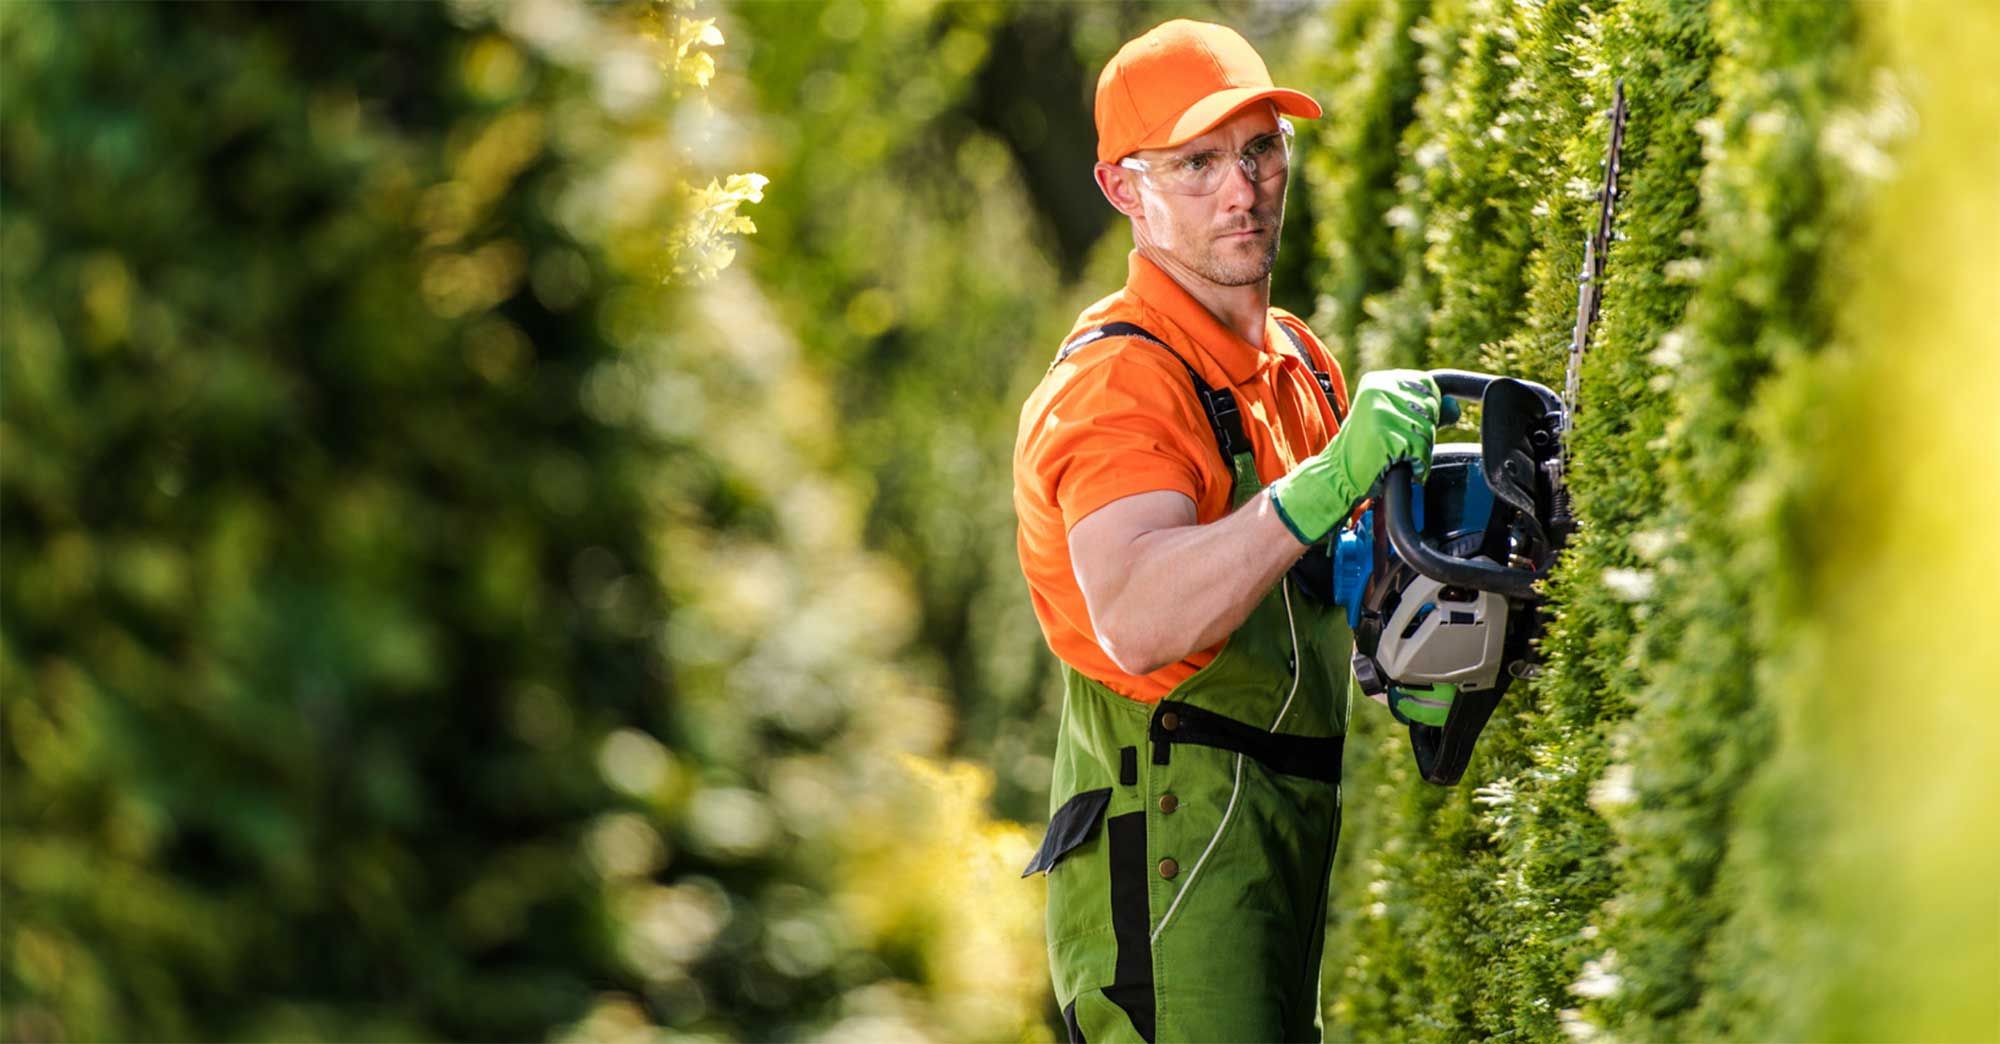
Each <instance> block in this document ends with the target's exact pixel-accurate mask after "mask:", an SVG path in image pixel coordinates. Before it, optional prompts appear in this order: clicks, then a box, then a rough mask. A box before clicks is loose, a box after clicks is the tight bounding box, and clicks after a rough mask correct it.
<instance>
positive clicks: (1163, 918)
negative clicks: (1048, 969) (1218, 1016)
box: [1146, 578, 1299, 944]
mask: <svg viewBox="0 0 2000 1044" xmlns="http://www.w3.org/2000/svg"><path fill="white" fill-rule="evenodd" d="M1278 590H1279V592H1280V593H1281V594H1283V595H1284V597H1285V630H1286V632H1287V633H1288V634H1289V635H1290V636H1291V639H1292V691H1291V692H1289V693H1286V694H1285V705H1284V706H1282V707H1279V708H1278V716H1277V717H1276V718H1275V719H1273V720H1272V721H1271V727H1270V728H1269V729H1266V730H1265V731H1266V732H1276V731H1278V723H1279V722H1282V721H1284V720H1285V714H1286V713H1287V712H1288V711H1290V710H1291V709H1292V699H1293V698H1294V697H1296V696H1297V695H1298V694H1299V625H1298V623H1297V622H1296V621H1294V620H1293V619H1292V587H1291V581H1290V580H1289V579H1285V578H1280V579H1279V580H1278ZM1242 790H1243V755H1242V754H1238V755H1236V779H1235V781H1234V782H1233V783H1231V784H1230V785H1229V804H1228V805H1227V806H1225V807H1224V808H1223V810H1222V822H1220V823H1217V824H1216V825H1215V833H1214V834H1213V835H1212V836H1210V837H1209V839H1208V847H1206V848H1204V849H1202V850H1201V858H1199V859H1197V860H1195V861H1194V869H1192V870H1189V871H1188V875H1187V880H1186V881H1184V882H1182V883H1181V890H1180V891H1179V892H1176V893H1174V901H1173V902H1171V903H1168V904H1167V912H1166V913H1163V914H1161V915H1160V923H1159V924H1158V925H1157V926H1156V927H1154V929H1153V934H1151V935H1149V936H1147V937H1146V942H1147V943H1148V944H1151V943H1156V942H1159V941H1160V933H1161V932H1164V931H1166V930H1167V922H1168V921H1171V920H1173V917H1174V911H1175V910H1178V909H1180V906H1181V900H1182V899H1185V898H1187V894H1188V890H1189V889H1191V888H1193V887H1194V879H1195V875H1196V874H1199V873H1201V867H1202V864H1203V863H1206V862H1208V857H1209V854H1210V853H1212V852H1214V851H1215V846H1216V844H1217V843H1218V842H1220V841H1221V840H1222V832H1223V831H1224V830H1226V829H1228V827H1229V817H1230V816H1232V815H1234V814H1235V813H1236V795H1237V794H1238V793H1240V792H1241V791H1242Z"/></svg>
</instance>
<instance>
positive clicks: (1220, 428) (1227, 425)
mask: <svg viewBox="0 0 2000 1044" xmlns="http://www.w3.org/2000/svg"><path fill="white" fill-rule="evenodd" d="M1106 337H1137V338H1139V339H1140V340H1144V341H1151V342H1152V343H1154V344H1157V345H1159V346H1160V347H1162V348H1165V349H1166V350H1167V354H1168V355H1171V356H1173V357H1174V361H1175V362H1177V363H1180V364H1181V369H1183V370H1186V371H1187V375H1188V380H1190V381H1192V382H1194V393H1195V397H1196V398H1198V399H1200V400H1201V408H1202V411H1203V412H1204V413H1207V414H1208V426H1209V429H1210V430H1211V431H1213V432H1214V433H1215V448H1216V449H1218V450H1221V451H1222V461H1223V463H1224V464H1225V465H1227V466H1228V467H1229V468H1230V469H1231V473H1232V474H1234V469H1235V466H1236V455H1237V454H1239V453H1249V452H1250V437H1249V435H1248V434H1247V433H1245V432H1244V430H1243V415H1242V414H1241V413H1240V412H1238V411H1237V408H1236V395H1235V393H1234V392H1231V391H1230V390H1229V389H1227V388H1224V389H1222V390H1220V391H1218V390H1216V389H1214V388H1211V387H1209V386H1208V382H1207V381H1204V380H1202V379H1201V375H1200V374H1198V373H1196V372H1195V370H1194V367H1193V366H1191V365H1189V364H1188V361H1187V360H1186V359H1183V358H1181V353H1179V352H1177V351H1174V349H1173V346H1171V345H1169V344H1168V343H1167V342H1165V341H1162V340H1160V339H1159V338H1158V337H1155V336H1153V335H1152V333H1150V332H1148V331H1147V330H1146V329H1145V328H1144V327H1142V326H1140V325H1138V324H1137V323H1123V322H1119V323H1106V324H1104V325H1103V326H1100V327H1097V328H1095V329H1092V330H1085V331H1084V332H1082V333H1080V334H1077V335H1076V336H1075V337H1072V338H1070V339H1069V341H1068V342H1067V343H1065V344H1064V345H1063V346H1062V350H1061V351H1059V352H1057V353H1056V362H1058V363H1060V362H1062V361H1063V360H1064V359H1067V358H1069V356H1070V353H1072V352H1074V351H1076V350H1077V349H1078V348H1081V347H1083V346H1084V345H1087V344H1091V343H1093V342H1096V341H1101V340H1103V339H1105V338H1106Z"/></svg>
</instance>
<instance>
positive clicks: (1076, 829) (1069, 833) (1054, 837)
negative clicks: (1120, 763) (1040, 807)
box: [1021, 787, 1111, 877]
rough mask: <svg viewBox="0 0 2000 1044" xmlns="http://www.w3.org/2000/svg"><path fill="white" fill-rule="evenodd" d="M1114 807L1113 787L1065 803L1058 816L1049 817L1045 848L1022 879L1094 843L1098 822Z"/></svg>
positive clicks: (1038, 852)
mask: <svg viewBox="0 0 2000 1044" xmlns="http://www.w3.org/2000/svg"><path fill="white" fill-rule="evenodd" d="M1110 805H1111V788H1110V787H1105V788H1104V789H1103V790H1086V791H1084V792H1083V793H1081V794H1078V795H1077V796H1075V797H1073V798H1070V799H1069V800H1068V801H1065V802H1063V806H1062V807H1061V808H1059V809H1056V814H1055V815H1053V816H1050V817H1049V832H1048V833H1046V834H1044V835H1042V847H1041V850H1040V851H1037V852H1036V853H1035V858H1033V859H1031V860H1029V861H1028V868H1027V869H1026V870H1023V871H1021V876H1022V877H1026V876H1028V875H1029V874H1038V873H1045V872H1047V871H1048V870H1049V869H1050V868H1052V867H1054V866H1055V865H1056V864H1057V863H1060V862H1062V858H1063V857H1064V856H1066V855H1068V854H1069V853H1070V850H1071V849H1073V848H1075V847H1076V846H1078V845H1080V844H1083V843H1084V842H1085V841H1088V840H1090V835H1092V834H1094V833H1096V832H1097V820H1098V819H1099V817H1101V816H1103V815H1104V810H1105V809H1106V808H1108V807H1110Z"/></svg>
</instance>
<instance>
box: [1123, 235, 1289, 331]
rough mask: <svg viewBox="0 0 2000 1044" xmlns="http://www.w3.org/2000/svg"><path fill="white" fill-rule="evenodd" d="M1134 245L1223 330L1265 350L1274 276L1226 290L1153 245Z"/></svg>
mask: <svg viewBox="0 0 2000 1044" xmlns="http://www.w3.org/2000/svg"><path fill="white" fill-rule="evenodd" d="M1134 245H1135V246H1136V247H1137V248H1138V250H1139V254H1140V256H1141V257H1144V258H1145V259H1146V260H1148V261H1151V262H1152V263H1153V264H1155V265H1158V266H1159V268H1160V271H1162V272H1165V273H1166V274H1167V275H1168V276H1170V277H1172V278H1173V281H1174V282H1176V283H1179V284H1180V287H1181V289H1183V290H1186V291H1187V293H1188V296H1189V297H1192V298H1194V299H1195V300H1197V301H1199V302H1201V305H1202V307H1203V308H1206V309H1208V313H1209V314H1210V315H1213V316H1215V317H1216V318H1217V319H1218V320H1220V321H1221V322H1222V325H1223V326H1226V327H1228V328H1229V329H1230V330H1233V331H1235V333H1236V335H1237V336H1238V337H1241V338H1243V339H1244V340H1245V341H1247V342H1249V344H1250V347H1252V348H1259V349H1261V348H1263V347H1264V320H1265V318H1266V316H1268V315H1269V313H1270V309H1271V277H1270V276H1268V275H1267V276H1265V277H1264V278H1262V279H1259V280H1257V281H1256V282H1254V283H1245V284H1243V285H1242V286H1224V285H1222V284H1221V283H1216V282H1212V281H1210V280H1209V279H1208V278H1207V277H1205V276H1203V275H1202V274H1201V273H1199V272H1196V271H1195V270H1194V269H1193V268H1190V267H1189V266H1187V265H1185V264H1183V263H1181V262H1180V261H1179V260H1178V259H1176V258H1174V257H1171V256H1169V255H1168V254H1166V253H1165V252H1164V251H1161V250H1157V249H1155V248H1154V247H1153V246H1152V244H1150V243H1144V242H1141V243H1136V244H1134Z"/></svg>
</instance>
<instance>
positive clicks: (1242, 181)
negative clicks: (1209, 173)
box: [1216, 158, 1257, 210]
mask: <svg viewBox="0 0 2000 1044" xmlns="http://www.w3.org/2000/svg"><path fill="white" fill-rule="evenodd" d="M1216 191H1217V192H1219V193H1220V194H1221V196H1222V206H1223V209H1225V210H1241V209H1244V208H1247V207H1251V206H1254V205H1256V202H1257V179H1256V178H1253V177H1251V176H1250V166H1249V164H1248V163H1247V162H1246V161H1244V160H1243V159H1241V158H1239V159H1237V161H1236V162H1234V163H1231V164H1230V165H1229V170H1228V171H1227V172H1225V173H1224V174H1223V176H1222V187H1221V188H1220V189H1218V190H1216Z"/></svg>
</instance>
